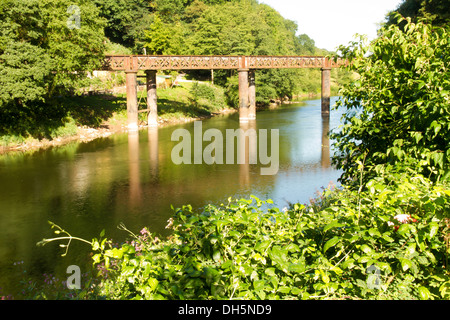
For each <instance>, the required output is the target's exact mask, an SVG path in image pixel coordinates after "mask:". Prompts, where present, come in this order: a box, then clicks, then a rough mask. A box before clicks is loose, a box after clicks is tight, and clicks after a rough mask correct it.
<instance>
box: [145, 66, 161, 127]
mask: <svg viewBox="0 0 450 320" xmlns="http://www.w3.org/2000/svg"><path fill="white" fill-rule="evenodd" d="M145 74H146V78H147V109H148V121H147V124H148V126H149V127H156V126H157V125H158V103H157V100H158V98H157V93H156V70H145Z"/></svg>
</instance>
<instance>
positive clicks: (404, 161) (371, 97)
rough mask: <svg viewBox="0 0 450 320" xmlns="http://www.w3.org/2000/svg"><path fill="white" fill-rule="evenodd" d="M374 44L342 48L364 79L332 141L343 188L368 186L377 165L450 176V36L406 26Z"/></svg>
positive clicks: (352, 89)
mask: <svg viewBox="0 0 450 320" xmlns="http://www.w3.org/2000/svg"><path fill="white" fill-rule="evenodd" d="M404 21H406V24H405V27H404V28H405V31H404V32H403V31H402V30H400V29H399V27H398V26H396V25H392V26H389V27H387V28H385V29H384V30H383V31H382V34H381V36H380V37H379V38H377V39H375V40H374V41H373V42H372V43H371V44H369V45H366V44H365V43H364V42H363V41H362V40H360V41H359V42H354V43H353V45H352V46H350V47H341V48H340V50H341V51H342V54H343V56H344V57H345V58H347V59H349V61H350V62H351V63H350V65H349V67H348V69H349V70H351V71H354V72H356V73H357V74H358V75H359V78H358V79H357V80H356V81H354V82H352V83H351V84H350V85H347V86H344V87H343V88H342V90H341V92H340V94H341V96H342V98H341V99H340V101H339V102H338V108H342V107H344V106H345V108H346V111H345V113H344V116H343V125H342V128H340V131H338V132H334V133H333V134H332V135H331V136H332V138H335V139H336V143H335V146H336V148H337V150H338V152H337V154H336V155H335V157H334V159H333V160H334V163H335V164H337V166H338V168H341V169H343V170H344V174H343V176H342V177H341V181H343V182H346V183H351V182H352V181H353V182H354V178H355V177H359V175H358V166H360V165H364V167H365V172H364V181H367V180H368V179H370V177H373V176H376V175H377V171H376V169H377V165H380V164H386V163H387V164H392V165H399V166H403V167H404V168H411V169H413V170H417V171H418V172H419V173H422V174H424V175H426V176H430V177H431V179H432V180H438V179H440V178H448V177H449V176H450V168H449V161H450V148H449V146H450V143H449V142H450V140H449V137H450V125H449V124H450V103H449V97H450V96H449V93H450V91H449V89H448V88H449V87H450V72H449V67H450V59H449V57H450V55H449V54H448V53H449V52H450V43H449V33H448V30H446V29H445V28H441V27H432V26H430V25H427V24H424V23H422V22H419V23H416V24H415V23H412V22H411V21H410V19H409V18H407V19H405V20H404Z"/></svg>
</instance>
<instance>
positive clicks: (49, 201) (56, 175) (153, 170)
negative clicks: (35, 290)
mask: <svg viewBox="0 0 450 320" xmlns="http://www.w3.org/2000/svg"><path fill="white" fill-rule="evenodd" d="M336 99H337V97H333V98H332V101H331V104H332V105H333V104H334V102H335V101H336ZM320 110H321V108H320V100H307V101H305V102H303V103H301V104H293V105H284V106H282V107H280V108H278V109H275V110H267V111H262V112H258V113H257V120H256V121H254V122H251V123H250V124H248V125H246V126H244V127H241V125H240V124H239V118H238V114H231V115H224V116H217V117H214V118H212V119H208V120H204V121H202V122H201V125H202V132H205V131H206V130H208V129H213V128H214V129H218V130H220V132H222V133H223V136H224V137H225V130H226V129H239V128H242V129H244V130H248V129H251V128H252V129H254V130H255V132H257V133H259V132H261V130H264V129H267V132H272V131H274V130H277V132H278V133H279V161H278V164H277V169H278V171H277V173H276V174H273V175H262V174H261V168H264V167H268V165H264V164H261V163H260V162H258V163H257V164H248V163H247V164H238V163H237V164H218V163H215V164H206V163H204V162H203V163H202V164H180V165H177V164H175V163H174V161H173V159H172V158H173V157H172V151H173V149H174V148H175V146H176V145H179V142H177V141H172V139H171V138H172V134H173V132H174V131H175V130H177V129H185V130H187V131H186V132H190V133H192V135H194V133H195V123H194V122H191V123H186V124H181V125H176V126H170V127H163V128H157V129H144V130H141V131H140V132H139V133H138V134H130V135H129V134H127V133H123V134H115V135H113V136H110V137H108V138H100V139H97V140H94V141H91V142H88V143H71V144H69V145H66V146H63V147H55V148H52V149H48V150H42V151H37V152H34V153H32V154H9V155H3V156H0V226H1V229H0V271H1V274H0V288H1V291H0V297H1V296H3V295H6V294H12V295H13V296H15V295H16V294H17V292H19V291H20V290H21V288H22V287H23V286H24V285H25V286H26V284H23V283H21V282H20V281H21V280H23V279H32V280H38V279H42V278H43V274H47V275H49V274H51V275H55V276H57V277H59V278H60V279H64V277H67V274H66V268H67V267H68V266H69V265H80V266H81V268H82V270H83V269H85V268H87V265H88V264H87V263H86V261H88V259H89V258H88V255H87V253H88V252H89V249H90V248H89V246H88V245H86V244H84V243H81V242H73V243H72V244H71V246H70V248H69V252H68V254H67V256H65V257H61V254H62V253H64V250H65V249H64V248H60V247H59V246H58V244H57V243H56V242H54V243H49V244H47V245H46V246H43V247H38V246H36V243H37V242H38V241H40V240H41V239H42V238H50V237H53V236H54V234H53V232H52V230H50V225H49V224H48V222H47V221H52V222H54V223H56V224H58V225H59V226H61V227H62V228H64V229H65V230H67V231H68V232H70V233H71V234H72V235H73V236H78V237H81V238H84V239H87V240H89V241H90V240H91V239H92V238H94V237H98V236H99V234H100V232H101V230H102V229H105V231H106V236H107V237H111V238H113V239H114V240H115V241H116V242H123V241H124V240H125V239H126V237H127V236H128V235H127V234H126V233H125V232H124V231H121V230H118V228H117V226H118V225H119V223H121V222H123V223H124V224H125V225H126V226H127V228H128V229H130V230H132V231H133V232H135V233H138V232H139V230H141V229H142V227H144V226H147V227H148V228H149V229H150V231H152V232H155V233H158V234H161V235H162V236H164V235H167V233H166V230H165V229H164V227H165V225H166V224H167V220H168V219H169V218H170V216H171V214H172V212H173V211H172V209H171V206H173V207H174V208H177V207H180V206H182V205H184V204H191V205H192V206H193V207H194V208H201V207H203V206H205V205H206V204H208V203H213V204H220V203H223V202H226V201H227V199H228V197H234V198H240V197H247V198H248V197H249V196H250V195H252V194H253V195H255V196H257V197H259V198H261V199H263V200H266V199H272V200H273V201H274V204H275V205H276V206H278V207H279V208H283V207H286V206H288V205H289V203H296V202H300V203H307V202H308V201H309V200H310V198H313V197H314V196H315V194H316V192H318V191H321V188H322V187H327V186H328V185H329V183H330V182H331V183H333V184H336V183H337V182H336V181H337V178H338V177H339V176H340V172H339V171H338V170H336V169H334V168H333V167H332V166H331V164H330V153H331V152H332V151H330V141H329V140H328V138H327V136H326V133H327V131H328V129H332V128H336V127H337V126H338V125H339V121H340V115H341V113H340V111H335V110H332V112H331V114H330V118H329V121H324V120H323V119H322V117H321V111H320ZM197 125H198V123H197ZM270 137H271V136H270V134H269V135H268V139H269V140H270ZM193 139H194V138H193ZM271 141H272V142H273V141H274V140H271ZM208 144H209V142H204V143H203V148H205V147H206V146H207V145H208ZM270 146H271V145H270ZM270 146H269V151H270ZM216 155H217V154H216ZM193 156H194V155H193ZM273 160H274V162H275V159H273ZM224 162H225V161H224ZM24 272H25V273H24Z"/></svg>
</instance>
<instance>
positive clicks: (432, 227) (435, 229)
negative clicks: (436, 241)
mask: <svg viewBox="0 0 450 320" xmlns="http://www.w3.org/2000/svg"><path fill="white" fill-rule="evenodd" d="M429 226H430V233H429V237H430V239H431V238H433V237H434V236H435V235H436V234H437V232H438V230H439V224H438V223H437V222H435V221H432V222H430V224H429Z"/></svg>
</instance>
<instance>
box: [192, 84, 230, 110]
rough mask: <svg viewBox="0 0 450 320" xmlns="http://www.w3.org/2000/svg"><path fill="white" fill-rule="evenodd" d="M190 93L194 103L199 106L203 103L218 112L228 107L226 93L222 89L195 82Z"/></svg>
mask: <svg viewBox="0 0 450 320" xmlns="http://www.w3.org/2000/svg"><path fill="white" fill-rule="evenodd" d="M189 93H190V94H191V96H192V102H193V103H195V104H196V105H198V104H202V102H203V105H205V106H208V107H209V109H211V111H218V110H220V109H223V108H224V107H225V106H226V102H225V95H224V91H223V89H222V88H220V87H217V86H213V85H208V84H199V83H198V82H194V84H193V85H192V87H191V88H190V90H189Z"/></svg>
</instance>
